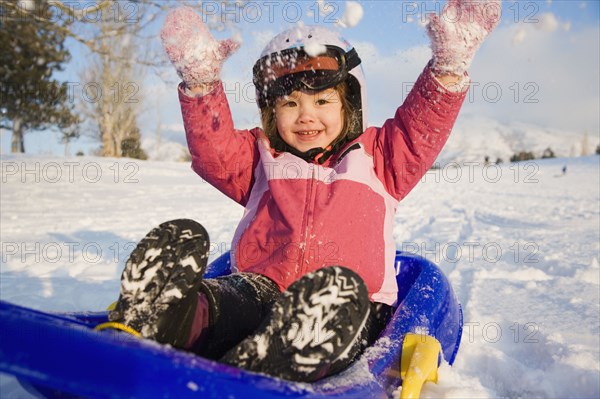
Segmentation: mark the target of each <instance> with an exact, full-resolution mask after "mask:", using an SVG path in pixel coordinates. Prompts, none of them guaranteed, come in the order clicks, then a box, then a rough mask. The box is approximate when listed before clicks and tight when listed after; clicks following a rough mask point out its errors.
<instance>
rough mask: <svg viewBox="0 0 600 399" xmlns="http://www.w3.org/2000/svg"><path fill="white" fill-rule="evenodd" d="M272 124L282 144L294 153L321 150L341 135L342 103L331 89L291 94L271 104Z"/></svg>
mask: <svg viewBox="0 0 600 399" xmlns="http://www.w3.org/2000/svg"><path fill="white" fill-rule="evenodd" d="M275 120H276V122H277V130H278V131H279V135H280V136H281V138H282V139H283V141H285V142H286V143H287V144H288V145H290V146H292V147H294V148H295V149H297V150H298V151H301V152H305V151H308V150H310V149H311V148H315V147H323V148H325V147H327V146H328V145H329V144H331V143H332V142H333V141H334V140H335V139H336V138H337V137H338V136H339V135H340V134H341V133H342V129H343V127H344V113H343V111H342V101H341V99H340V96H339V93H338V92H337V91H336V90H334V89H333V88H331V89H326V90H322V91H319V92H316V93H311V92H304V91H294V92H292V93H291V94H290V95H289V96H285V97H280V98H279V99H278V100H277V101H276V102H275Z"/></svg>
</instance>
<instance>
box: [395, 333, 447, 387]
mask: <svg viewBox="0 0 600 399" xmlns="http://www.w3.org/2000/svg"><path fill="white" fill-rule="evenodd" d="M441 351H442V346H441V345H440V342H439V341H438V340H437V339H435V338H434V337H432V336H429V335H422V334H413V333H408V334H406V336H405V337H404V343H403V345H402V360H401V362H400V375H401V377H402V391H401V392H400V398H401V399H416V398H419V396H420V395H421V388H423V385H424V384H425V383H426V382H428V381H430V382H434V383H437V376H438V375H437V371H438V359H439V355H440V352H441Z"/></svg>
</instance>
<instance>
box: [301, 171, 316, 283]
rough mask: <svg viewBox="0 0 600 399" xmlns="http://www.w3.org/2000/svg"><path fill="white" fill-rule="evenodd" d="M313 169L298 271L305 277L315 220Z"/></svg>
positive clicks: (307, 198)
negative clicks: (310, 228)
mask: <svg viewBox="0 0 600 399" xmlns="http://www.w3.org/2000/svg"><path fill="white" fill-rule="evenodd" d="M311 169H312V173H311V176H310V179H309V182H308V190H307V191H308V192H307V196H306V203H307V207H306V208H305V209H306V213H305V217H304V223H303V224H302V229H303V231H304V236H303V239H302V242H301V243H300V245H299V247H302V248H299V249H300V254H301V255H300V264H299V265H298V266H299V267H298V270H299V271H300V272H301V275H304V274H305V273H306V251H307V249H308V240H309V238H310V234H309V231H308V230H309V228H308V226H309V225H310V223H311V222H312V219H313V210H314V207H315V206H314V205H315V204H314V202H315V201H314V198H313V190H314V186H315V168H311Z"/></svg>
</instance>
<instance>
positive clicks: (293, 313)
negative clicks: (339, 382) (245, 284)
mask: <svg viewBox="0 0 600 399" xmlns="http://www.w3.org/2000/svg"><path fill="white" fill-rule="evenodd" d="M370 308H371V306H370V302H369V296H368V291H367V287H366V286H365V283H364V282H363V280H362V279H361V278H360V277H359V276H358V275H357V274H356V273H355V272H353V271H351V270H350V269H347V268H343V267H339V266H332V267H326V268H323V269H320V270H317V271H315V272H313V273H309V274H307V275H305V276H303V277H302V278H301V279H299V280H298V281H296V282H294V283H293V284H292V285H290V286H289V287H288V289H287V290H286V291H285V292H284V293H283V294H282V296H281V297H280V299H279V300H278V301H277V302H276V303H275V305H274V307H273V310H272V312H271V314H270V315H269V317H267V319H266V320H265V321H264V322H263V323H262V324H261V325H260V326H259V327H258V329H257V330H256V332H255V333H254V334H253V335H252V336H250V337H248V338H246V339H244V340H243V341H242V342H241V343H239V344H238V345H236V346H235V347H234V348H232V349H231V350H230V351H228V352H227V353H226V354H225V356H224V357H223V358H222V359H221V361H222V362H223V363H226V364H230V365H233V366H237V367H240V368H243V369H246V370H250V371H255V372H260V373H265V374H268V375H272V376H275V377H279V378H283V379H286V380H292V381H304V382H312V381H316V380H318V379H320V378H323V377H326V376H328V375H332V374H335V373H337V372H339V371H341V370H343V369H344V368H346V367H347V366H348V365H350V363H351V362H352V361H353V360H354V358H355V357H356V356H357V355H358V354H359V352H360V350H361V342H360V341H361V337H362V333H363V329H364V327H365V324H366V322H367V319H368V317H369V313H370Z"/></svg>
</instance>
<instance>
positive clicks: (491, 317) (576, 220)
mask: <svg viewBox="0 0 600 399" xmlns="http://www.w3.org/2000/svg"><path fill="white" fill-rule="evenodd" d="M565 165H566V166H567V173H566V174H565V175H563V174H562V171H561V170H562V168H563V166H565ZM599 181H600V158H599V157H598V156H590V157H582V158H570V159H567V158H562V159H552V160H545V161H535V162H527V163H519V164H504V165H502V166H501V167H499V166H495V165H492V166H489V167H482V166H480V165H479V166H477V165H471V166H469V165H467V166H464V167H462V168H460V169H456V168H450V167H449V168H444V169H441V170H438V171H432V172H430V173H428V174H427V175H426V176H425V177H424V179H423V181H422V182H421V183H420V184H419V185H418V186H417V187H416V188H415V189H414V190H413V192H412V193H411V194H410V195H409V196H408V197H407V198H406V199H405V200H404V201H403V202H402V203H401V205H400V207H399V210H398V213H397V217H396V222H397V223H396V228H395V238H396V242H397V245H398V247H399V248H401V249H404V250H408V251H412V252H418V253H420V254H421V255H424V256H426V257H428V258H429V259H431V260H434V261H435V262H436V263H438V264H439V265H441V267H442V269H443V270H444V271H445V272H446V273H447V275H448V276H449V278H450V280H451V281H452V283H453V285H454V287H455V291H456V294H457V296H458V298H459V300H460V301H461V302H462V305H463V308H464V316H465V333H464V335H463V340H462V346H461V350H460V352H459V355H458V358H457V361H456V363H455V365H454V367H452V368H450V367H448V366H443V367H442V371H441V373H440V380H439V384H438V385H427V386H426V388H425V390H424V392H423V397H436V398H437V397H461V398H464V397H477V398H485V397H490V398H496V397H549V398H559V397H560V398H563V397H577V398H579V397H590V398H597V397H599V396H600V287H599V285H600V267H599V259H600V255H599V251H600V244H599V242H600V186H599V184H598V182H599ZM0 200H1V211H2V212H1V216H0V226H1V228H0V234H1V237H0V238H1V243H2V248H1V256H2V262H1V274H0V299H2V300H4V301H10V302H14V303H17V304H20V305H24V306H30V307H33V308H37V309H42V310H48V311H66V310H68V311H77V310H102V309H104V308H105V306H107V305H108V304H109V303H111V302H112V301H113V300H115V298H116V297H117V295H118V289H119V277H120V271H121V269H122V267H123V264H124V261H125V259H126V258H127V255H128V254H129V253H130V252H131V250H132V249H133V246H134V245H135V243H136V241H137V240H139V239H140V238H141V237H142V236H143V235H144V234H145V233H146V232H147V231H148V230H149V229H150V228H151V227H153V226H154V225H157V224H159V223H160V222H163V221H166V220H168V219H173V218H181V217H187V218H193V219H196V220H198V221H201V222H202V223H203V224H204V225H205V226H206V227H207V229H208V231H209V232H210V234H211V239H212V242H213V244H212V255H211V256H212V258H216V257H217V256H218V255H220V254H221V253H222V252H223V251H226V250H227V249H229V242H230V240H231V238H232V236H233V232H234V229H235V227H236V223H237V221H238V220H239V218H240V217H241V216H242V209H241V207H239V206H238V205H236V204H234V203H233V202H232V201H230V200H228V199H227V198H225V197H224V196H223V195H221V194H220V193H218V192H217V191H215V190H214V189H213V188H212V187H211V186H210V185H209V184H207V183H206V182H203V181H202V180H201V179H200V178H199V177H197V176H196V175H194V173H193V172H192V171H191V170H190V168H189V165H187V164H183V163H170V162H138V161H133V160H126V159H101V158H91V157H82V158H68V159H66V158H45V157H39V156H36V157H27V156H24V157H21V156H19V157H14V156H3V158H2V182H1V197H0ZM0 396H1V397H2V398H3V399H5V398H26V397H30V396H29V394H28V393H27V392H26V391H24V390H22V389H21V388H20V386H19V385H18V384H17V383H16V381H15V380H14V379H12V378H11V377H8V376H5V375H3V376H0Z"/></svg>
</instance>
